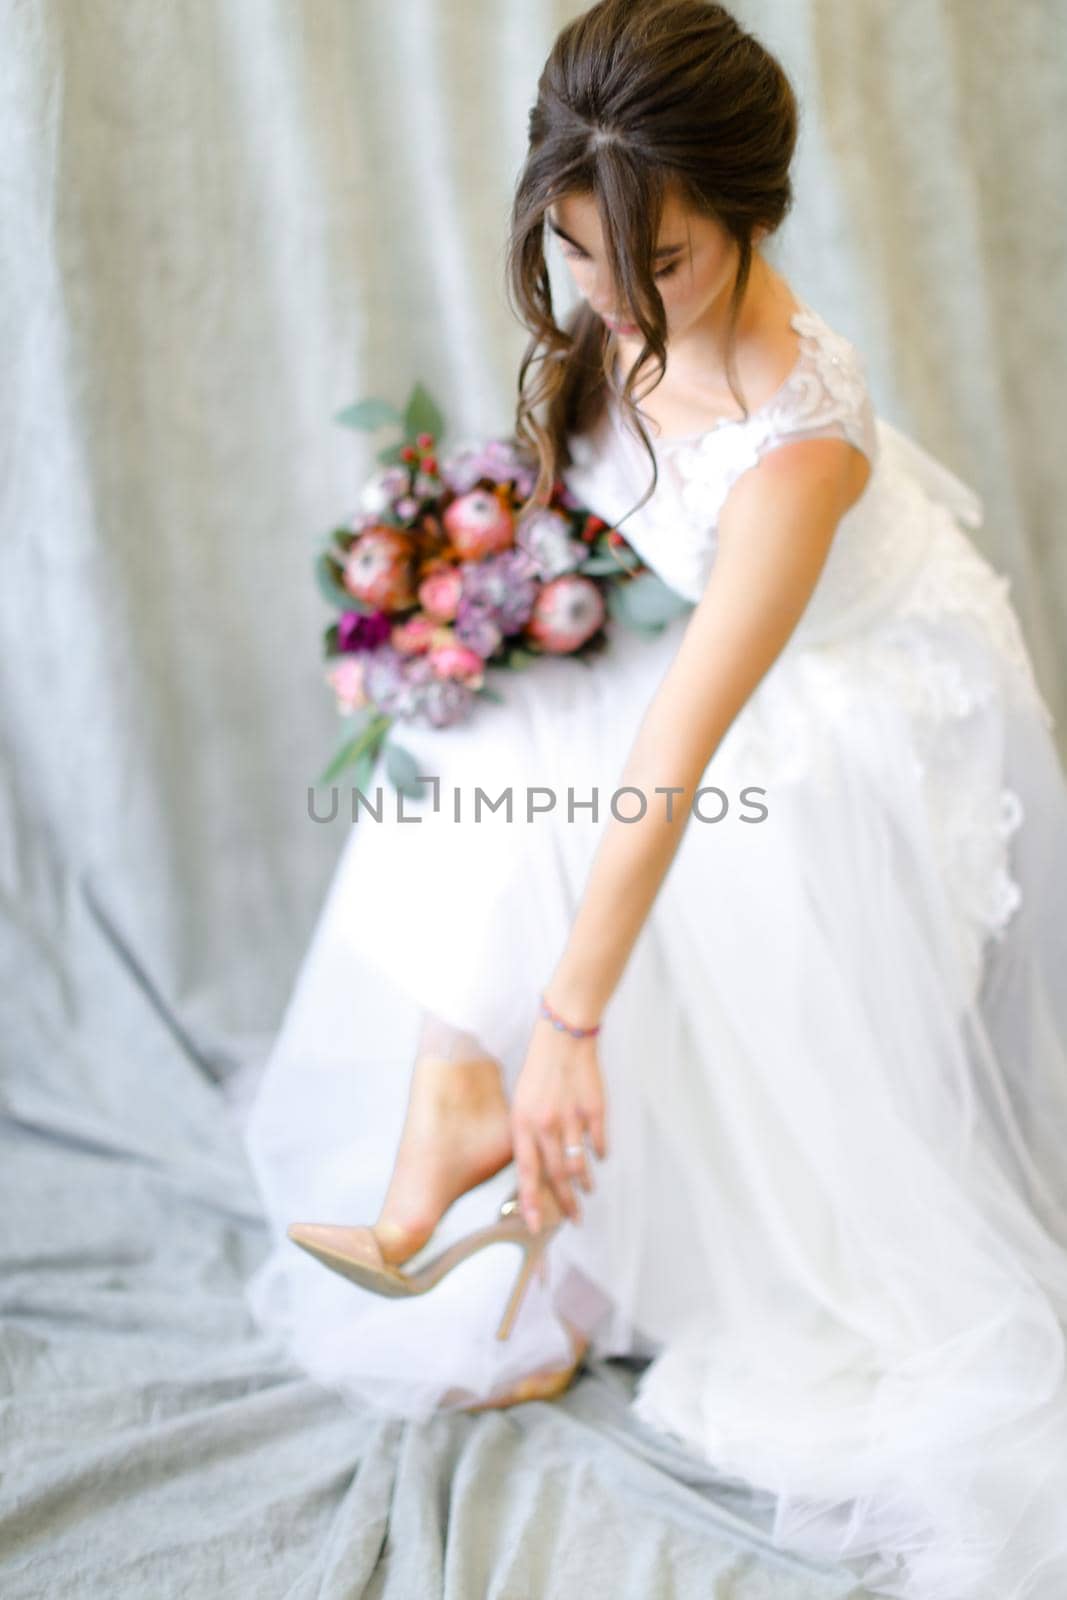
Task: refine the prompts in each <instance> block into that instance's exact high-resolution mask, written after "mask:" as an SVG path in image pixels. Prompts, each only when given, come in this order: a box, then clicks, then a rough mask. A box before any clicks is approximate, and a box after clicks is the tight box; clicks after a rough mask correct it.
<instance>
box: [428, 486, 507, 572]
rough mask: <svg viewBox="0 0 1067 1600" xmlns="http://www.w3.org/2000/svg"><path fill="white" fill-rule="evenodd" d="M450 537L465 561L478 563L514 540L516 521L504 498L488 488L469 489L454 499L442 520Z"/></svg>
mask: <svg viewBox="0 0 1067 1600" xmlns="http://www.w3.org/2000/svg"><path fill="white" fill-rule="evenodd" d="M442 521H443V522H444V525H445V529H446V531H447V533H448V536H449V538H450V539H451V540H452V543H453V544H454V545H455V547H456V549H457V550H458V551H459V553H460V555H461V556H463V557H465V558H466V559H467V560H468V561H478V560H480V559H481V557H482V556H488V555H492V554H493V552H494V551H496V550H507V549H509V548H510V546H511V545H512V544H513V543H514V541H515V522H514V518H513V517H512V514H511V511H510V509H509V508H508V506H507V505H506V504H505V503H504V500H503V498H502V497H501V496H500V495H498V494H494V493H493V491H492V490H491V489H472V490H471V491H470V493H469V494H463V495H460V497H459V499H458V500H453V501H452V504H451V505H450V506H449V507H448V509H447V511H446V512H445V513H444V516H443V518H442Z"/></svg>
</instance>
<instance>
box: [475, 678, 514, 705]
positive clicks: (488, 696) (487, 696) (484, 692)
mask: <svg viewBox="0 0 1067 1600" xmlns="http://www.w3.org/2000/svg"><path fill="white" fill-rule="evenodd" d="M478 698H479V700H495V701H496V703H497V705H498V706H503V705H506V704H507V699H506V697H505V696H504V695H502V694H500V693H499V692H498V691H497V690H496V689H490V688H489V687H488V685H487V684H484V683H483V684H482V687H481V688H480V689H479V690H478Z"/></svg>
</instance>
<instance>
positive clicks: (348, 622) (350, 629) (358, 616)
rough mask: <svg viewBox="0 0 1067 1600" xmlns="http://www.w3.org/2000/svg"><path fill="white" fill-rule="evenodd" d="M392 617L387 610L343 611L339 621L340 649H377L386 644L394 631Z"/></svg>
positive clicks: (338, 636)
mask: <svg viewBox="0 0 1067 1600" xmlns="http://www.w3.org/2000/svg"><path fill="white" fill-rule="evenodd" d="M392 627H393V624H392V619H391V618H390V616H389V613H388V612H387V611H372V612H370V614H369V615H368V614H366V613H364V612H362V611H342V613H341V616H340V618H339V620H338V623H337V647H338V649H339V650H342V651H344V650H375V649H377V647H378V645H380V644H384V642H385V640H386V639H388V637H389V635H390V633H391V632H392Z"/></svg>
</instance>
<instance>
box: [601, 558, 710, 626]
mask: <svg viewBox="0 0 1067 1600" xmlns="http://www.w3.org/2000/svg"><path fill="white" fill-rule="evenodd" d="M692 608H693V602H692V601H691V600H687V599H686V598H685V596H684V595H680V594H679V593H678V591H677V590H676V589H672V588H670V586H669V585H668V584H666V583H664V582H663V579H662V578H661V577H659V576H658V574H657V573H654V572H643V573H642V574H641V575H640V577H637V578H632V579H630V580H629V581H628V582H627V583H617V584H613V585H612V586H611V591H610V593H609V595H608V609H609V611H610V612H611V615H612V616H613V617H616V618H617V619H618V620H619V621H620V622H622V623H624V624H625V625H626V626H627V627H631V628H637V629H639V630H640V631H642V632H647V631H649V630H651V631H653V632H657V633H658V632H659V631H660V629H661V628H663V627H664V626H665V625H666V624H667V623H668V622H670V621H671V620H672V618H674V617H678V616H681V615H682V614H683V613H684V612H686V611H691V610H692Z"/></svg>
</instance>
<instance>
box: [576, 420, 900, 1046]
mask: <svg viewBox="0 0 1067 1600" xmlns="http://www.w3.org/2000/svg"><path fill="white" fill-rule="evenodd" d="M869 474H870V466H869V463H868V462H867V461H866V458H865V457H864V456H862V455H861V454H860V453H859V452H858V451H855V450H854V449H853V447H852V446H851V445H850V444H848V443H847V442H846V441H845V440H843V439H826V438H823V439H801V440H794V441H792V442H791V443H789V444H787V445H780V446H778V447H776V448H775V449H774V450H772V451H770V452H768V454H767V455H766V456H764V457H763V459H762V460H761V461H760V463H759V464H758V466H757V467H754V468H752V469H750V470H749V471H747V472H746V473H744V474H743V475H742V477H741V478H740V479H739V480H738V481H737V483H736V484H735V485H734V487H733V488H732V489H731V491H730V494H729V496H728V498H727V501H726V504H725V505H724V507H723V510H722V513H721V516H720V519H719V529H718V550H717V552H716V557H715V563H714V566H713V569H712V573H711V577H710V578H709V580H708V584H707V587H706V589H705V591H704V594H703V595H702V596H701V599H700V601H699V602H698V604H697V605H696V607H695V608H694V610H693V614H692V616H691V618H690V621H689V624H688V627H687V628H686V630H685V633H684V635H683V637H682V643H681V646H680V648H679V650H678V653H677V655H676V656H675V658H674V660H673V661H672V663H671V665H670V667H669V668H668V670H667V672H666V673H665V674H664V677H663V679H662V681H661V683H660V685H659V687H658V689H657V690H656V693H655V695H654V696H653V698H652V700H651V702H650V704H649V707H648V710H647V711H646V712H645V715H644V717H643V719H642V721H641V724H640V727H639V729H638V732H637V737H636V739H635V741H634V744H633V747H632V749H631V752H630V755H629V757H628V760H627V763H626V767H625V769H624V771H623V774H622V777H621V779H620V780H619V781H620V786H621V785H633V786H634V787H635V788H637V789H638V790H639V791H640V792H641V793H642V794H643V795H644V796H645V798H646V801H647V809H646V810H645V814H644V815H643V816H641V817H640V819H639V820H637V821H632V822H620V821H619V820H618V819H617V818H616V817H614V816H610V817H609V819H608V821H607V824H606V825H605V829H604V833H603V836H602V838H601V841H600V844H599V846H598V848H597V852H596V855H595V857H594V859H593V863H592V867H591V869H590V873H589V877H588V880H587V882H586V885H585V890H584V893H583V896H582V900H581V904H580V906H579V909H578V912H577V915H576V917H575V920H574V923H573V925H572V928H571V932H570V935H569V938H568V941H567V945H566V948H565V950H564V952H563V955H562V958H561V959H560V962H559V964H558V966H557V967H556V970H555V972H554V974H553V976H552V979H551V981H550V982H549V983H548V985H547V986H546V990H545V992H546V994H547V996H548V998H549V1000H550V1001H551V1003H552V1004H553V1006H555V1007H556V1008H557V1010H559V1011H560V1012H561V1013H562V1014H563V1016H564V1017H566V1018H567V1020H568V1021H570V1022H573V1023H575V1024H577V1025H579V1026H583V1027H584V1026H591V1025H592V1024H593V1023H594V1022H596V1021H598V1020H599V1018H600V1015H601V1012H602V1011H603V1009H604V1007H605V1005H606V1004H607V1002H608V1000H609V999H610V997H611V995H612V994H613V992H614V990H615V988H616V986H617V984H618V982H619V979H620V978H621V976H622V974H623V971H624V969H625V967H626V963H627V961H628V960H629V957H630V954H631V951H632V949H633V946H634V944H635V942H636V940H637V937H638V934H639V933H640V931H641V927H642V925H643V923H644V921H645V918H646V917H647V916H648V913H649V911H650V910H651V907H652V905H653V902H654V901H655V898H656V895H657V893H658V892H659V889H660V886H661V884H662V882H663V879H664V878H665V876H666V874H667V869H668V867H669V866H670V863H671V861H672V860H673V858H674V855H675V852H676V851H677V849H678V846H679V844H680V843H681V837H682V833H683V831H684V828H685V826H686V823H687V821H688V819H689V816H690V806H691V802H692V798H693V794H694V792H695V791H696V789H697V788H698V787H699V785H700V780H701V778H702V777H703V775H704V772H705V769H706V768H707V765H708V762H709V761H710V760H711V758H712V756H713V755H714V753H715V750H716V749H717V748H718V746H719V744H720V742H721V741H722V739H723V737H724V736H725V734H726V732H727V730H728V728H729V727H730V724H731V723H732V722H733V720H734V718H735V717H736V716H737V713H738V712H739V711H740V710H741V708H742V706H743V705H744V704H745V702H746V700H747V699H748V698H749V696H750V695H751V694H752V692H753V690H754V689H755V688H756V687H757V685H758V684H759V682H760V680H761V679H762V678H763V676H764V675H765V673H766V672H767V671H768V669H769V668H770V667H771V665H772V664H773V662H774V661H775V659H776V658H777V657H778V655H779V654H780V652H781V651H782V649H783V648H784V646H785V645H786V643H787V641H788V639H789V637H790V635H791V634H792V632H793V629H794V628H795V627H796V625H797V623H798V622H799V620H800V617H801V615H802V613H803V611H804V608H805V606H806V605H807V603H808V600H809V598H810V596H811V593H812V590H813V589H814V587H815V584H816V581H817V579H818V577H819V574H820V573H821V571H822V569H823V566H824V565H825V562H826V558H827V556H828V554H829V551H830V545H831V542H832V540H833V536H834V533H835V531H836V529H837V525H838V522H839V521H840V519H841V517H842V516H843V514H844V512H845V511H847V510H848V508H849V506H850V505H851V504H852V503H853V502H854V501H855V500H856V499H857V498H858V497H859V495H860V493H861V492H862V490H863V488H864V487H865V486H866V483H867V480H868V477H869ZM657 788H675V789H680V790H681V791H682V792H681V793H680V794H675V795H674V796H673V797H671V810H672V815H673V820H671V821H668V819H667V811H668V804H667V800H668V797H667V796H666V795H664V794H657V793H656V792H655V791H656V789H657ZM620 810H622V811H624V813H625V814H627V815H629V814H630V813H631V810H632V811H633V813H634V814H636V813H638V812H639V811H640V806H639V804H638V802H637V800H636V798H635V799H634V800H632V801H631V802H629V804H626V803H625V802H621V803H620Z"/></svg>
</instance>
